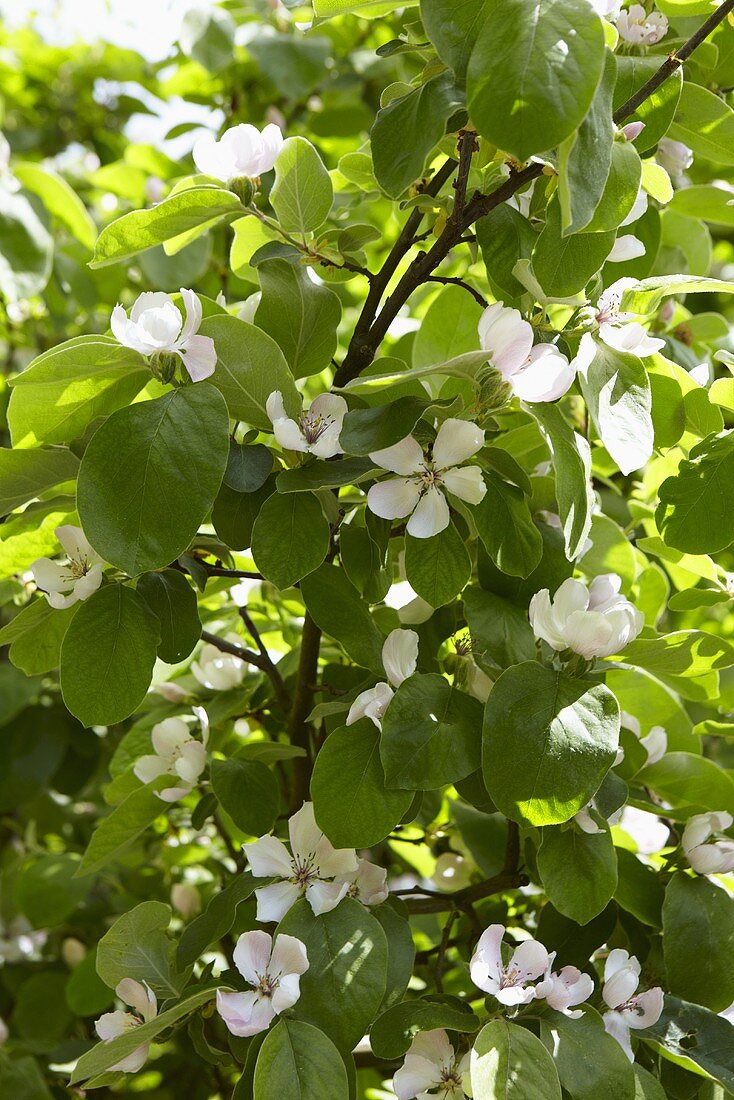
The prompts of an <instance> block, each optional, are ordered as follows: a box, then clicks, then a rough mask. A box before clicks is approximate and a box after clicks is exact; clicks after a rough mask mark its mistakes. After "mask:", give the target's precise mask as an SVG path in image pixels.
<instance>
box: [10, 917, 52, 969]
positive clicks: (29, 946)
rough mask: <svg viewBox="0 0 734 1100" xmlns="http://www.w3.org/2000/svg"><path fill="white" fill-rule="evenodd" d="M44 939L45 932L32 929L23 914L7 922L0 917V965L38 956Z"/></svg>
mask: <svg viewBox="0 0 734 1100" xmlns="http://www.w3.org/2000/svg"><path fill="white" fill-rule="evenodd" d="M46 939H47V934H46V933H45V932H44V931H43V930H41V929H34V928H33V926H32V925H31V923H30V921H28V920H27V919H26V918H25V917H23V916H18V917H13V919H12V920H11V921H9V922H8V923H7V924H5V923H4V922H3V921H2V919H1V918H0V966H3V965H4V963H18V962H23V960H25V959H37V958H39V957H40V953H41V950H42V948H43V946H44V944H45V943H46Z"/></svg>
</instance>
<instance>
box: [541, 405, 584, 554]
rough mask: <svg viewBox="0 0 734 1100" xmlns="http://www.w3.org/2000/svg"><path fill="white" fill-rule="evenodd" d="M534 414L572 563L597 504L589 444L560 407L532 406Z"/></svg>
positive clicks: (567, 550)
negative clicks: (552, 475) (553, 480)
mask: <svg viewBox="0 0 734 1100" xmlns="http://www.w3.org/2000/svg"><path fill="white" fill-rule="evenodd" d="M532 414H533V416H534V417H535V419H536V420H537V422H538V424H539V426H540V429H541V431H542V432H543V435H544V436H545V440H546V442H547V444H548V448H549V450H550V453H551V462H552V464H553V470H554V473H555V475H556V498H557V500H558V513H559V515H560V517H561V523H562V526H563V536H564V539H565V542H566V557H567V558H568V560H569V561H573V560H574V558H575V557H576V556H577V554H579V553H580V551H581V549H582V547H583V546H584V544H585V542H586V539H587V538H588V536H589V531H590V530H591V519H592V511H593V508H594V507H595V503H596V497H595V496H594V491H593V489H592V487H591V451H590V448H589V444H588V442H587V441H586V440H585V439H584V438H583V436H581V435H579V434H578V433H577V432H575V431H574V430H573V429H572V428H571V426H570V424H569V423H568V422H567V421H566V420H565V419H564V417H563V414H562V413H561V410H560V409H559V408H558V406H557V405H553V404H545V405H533V406H532Z"/></svg>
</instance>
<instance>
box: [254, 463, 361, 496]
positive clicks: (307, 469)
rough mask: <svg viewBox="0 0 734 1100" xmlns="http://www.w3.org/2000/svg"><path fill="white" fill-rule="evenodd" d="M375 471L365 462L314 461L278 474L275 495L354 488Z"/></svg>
mask: <svg viewBox="0 0 734 1100" xmlns="http://www.w3.org/2000/svg"><path fill="white" fill-rule="evenodd" d="M376 470H377V467H376V466H375V465H374V464H373V463H372V462H371V461H370V459H368V458H339V459H337V460H336V461H330V460H326V459H325V460H322V459H319V458H317V459H312V460H311V461H310V462H307V463H305V465H303V466H297V467H295V468H294V469H293V470H281V472H280V473H279V474H278V478H277V482H276V484H277V487H278V492H279V493H306V492H313V491H314V490H315V489H338V488H341V486H342V485H358V484H359V483H360V481H365V480H366V479H367V478H369V477H373V476H374V473H375V471H376Z"/></svg>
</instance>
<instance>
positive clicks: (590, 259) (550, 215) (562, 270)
mask: <svg viewBox="0 0 734 1100" xmlns="http://www.w3.org/2000/svg"><path fill="white" fill-rule="evenodd" d="M549 2H550V0H549ZM614 240H615V234H614V233H613V232H611V233H574V234H572V235H571V236H570V237H564V235H563V228H562V225H561V204H560V202H559V201H558V199H552V200H551V202H550V203H549V204H548V212H547V216H546V222H545V228H544V229H543V231H542V233H541V234H540V236H539V237H538V240H537V243H536V245H535V248H534V249H533V255H532V260H531V263H532V268H533V274H534V275H535V278H536V279H537V280H538V282H539V283H540V285H541V287H542V288H543V291H544V293H545V294H546V296H547V297H549V298H568V297H570V296H571V295H573V294H578V292H579V291H580V290H583V289H584V287H585V286H586V284H587V283H588V281H589V279H591V277H592V276H593V275H595V274H596V272H597V271H598V270H599V268H600V267H601V266H602V264H603V263H604V261H605V260H606V258H607V256H608V255H609V253H610V252H611V250H612V246H613V245H614Z"/></svg>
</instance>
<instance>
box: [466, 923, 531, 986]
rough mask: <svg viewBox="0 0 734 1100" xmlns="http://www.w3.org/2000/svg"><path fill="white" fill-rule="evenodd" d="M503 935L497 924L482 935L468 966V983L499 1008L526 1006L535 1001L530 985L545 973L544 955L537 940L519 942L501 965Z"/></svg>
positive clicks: (501, 927) (502, 928)
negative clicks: (486, 994) (497, 1004)
mask: <svg viewBox="0 0 734 1100" xmlns="http://www.w3.org/2000/svg"><path fill="white" fill-rule="evenodd" d="M504 934H505V929H504V927H503V926H502V925H501V924H490V926H489V928H487V929H485V930H484V932H482V934H481V936H480V937H479V943H478V944H477V947H476V951H475V952H474V954H473V955H472V957H471V962H470V963H469V972H470V974H471V980H472V981H473V982H474V984H475V985H476V986H478V987H479V989H482V990H484V992H485V993H491V994H492V996H494V997H496V999H497V1000H498V1001H499V1002H500V1004H503V1005H524V1004H528V1003H529V1002H530V1001H532V1000H533V998H534V997H535V986H534V985H531V984H530V983H531V982H533V981H535V979H536V978H539V977H540V975H541V974H544V973H545V971H546V970H547V969H548V952H547V950H546V949H545V947H544V946H543V944H542V943H539V942H538V941H537V940H532V939H531V940H523V942H522V943H521V944H520V945H519V946H518V947H516V948H515V950H514V951H513V953H512V956H511V958H510V961H509V962H508V963H507V964H506V965H505V964H504V963H503V961H502V938H503V936H504Z"/></svg>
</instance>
